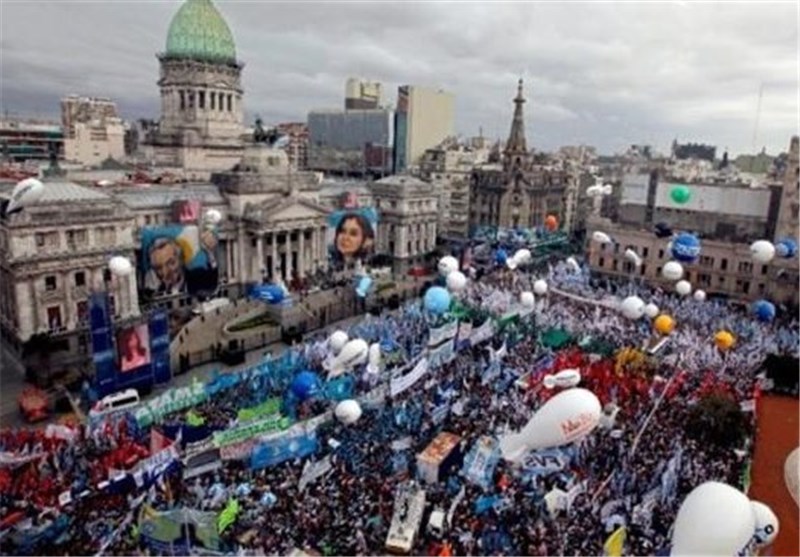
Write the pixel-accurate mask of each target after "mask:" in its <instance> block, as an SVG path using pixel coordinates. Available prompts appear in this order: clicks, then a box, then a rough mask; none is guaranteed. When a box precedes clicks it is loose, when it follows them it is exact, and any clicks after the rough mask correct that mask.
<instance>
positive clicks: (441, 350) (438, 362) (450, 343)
mask: <svg viewBox="0 0 800 557" xmlns="http://www.w3.org/2000/svg"><path fill="white" fill-rule="evenodd" d="M455 357H456V347H455V340H454V339H450V340H446V341H444V342H443V343H442V344H440V345H439V346H438V347H436V348H430V349H428V362H429V364H430V367H432V368H433V369H438V368H440V367H442V366H443V365H445V364H448V363H450V362H452V361H453V360H454V359H455Z"/></svg>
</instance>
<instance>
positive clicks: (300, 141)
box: [275, 122, 308, 170]
mask: <svg viewBox="0 0 800 557" xmlns="http://www.w3.org/2000/svg"><path fill="white" fill-rule="evenodd" d="M275 128H276V129H277V130H278V132H280V133H281V134H283V135H285V136H286V137H287V138H288V141H287V142H286V145H284V147H283V150H284V151H286V155H287V156H288V157H289V163H290V164H291V165H292V166H294V167H295V168H297V169H300V170H304V169H306V168H308V124H306V123H305V122H284V123H281V124H278V125H277V126H275Z"/></svg>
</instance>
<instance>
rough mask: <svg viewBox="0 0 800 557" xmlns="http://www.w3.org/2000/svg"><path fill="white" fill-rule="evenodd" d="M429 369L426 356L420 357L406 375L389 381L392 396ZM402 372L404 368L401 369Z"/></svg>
mask: <svg viewBox="0 0 800 557" xmlns="http://www.w3.org/2000/svg"><path fill="white" fill-rule="evenodd" d="M451 346H452V344H451ZM427 371H428V360H427V359H426V358H422V359H420V360H419V361H418V362H417V364H416V365H415V366H414V368H413V369H412V370H411V371H410V372H408V373H407V374H405V375H398V376H394V377H392V380H391V382H390V383H389V394H391V396H392V398H394V397H396V396H397V395H399V394H400V393H402V392H403V391H405V390H406V389H408V388H409V387H411V386H412V385H414V383H416V382H417V381H419V380H420V378H422V376H423V375H425V373H427ZM400 372H402V370H400Z"/></svg>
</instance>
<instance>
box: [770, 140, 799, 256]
mask: <svg viewBox="0 0 800 557" xmlns="http://www.w3.org/2000/svg"><path fill="white" fill-rule="evenodd" d="M798 163H800V137H798V136H796V135H795V136H794V137H792V140H791V142H790V143H789V157H788V160H787V165H786V168H785V169H784V172H783V187H782V188H781V208H780V211H779V212H778V222H777V226H776V227H775V241H780V240H781V239H783V238H794V239H795V240H797V230H798V226H800V219H798V212H800V170H798V168H799V167H800V165H799V164H798Z"/></svg>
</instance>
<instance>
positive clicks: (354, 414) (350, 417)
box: [333, 400, 361, 425]
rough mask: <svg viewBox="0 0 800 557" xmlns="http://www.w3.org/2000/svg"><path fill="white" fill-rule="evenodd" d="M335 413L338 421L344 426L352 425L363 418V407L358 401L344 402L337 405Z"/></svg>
mask: <svg viewBox="0 0 800 557" xmlns="http://www.w3.org/2000/svg"><path fill="white" fill-rule="evenodd" d="M333 413H334V414H335V415H336V419H337V420H339V421H340V422H342V423H343V424H344V425H351V424H354V423H356V422H357V421H358V419H359V418H360V417H361V406H360V405H359V404H358V401H355V400H343V401H342V402H340V403H339V404H337V405H336V409H335V410H334V411H333Z"/></svg>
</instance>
